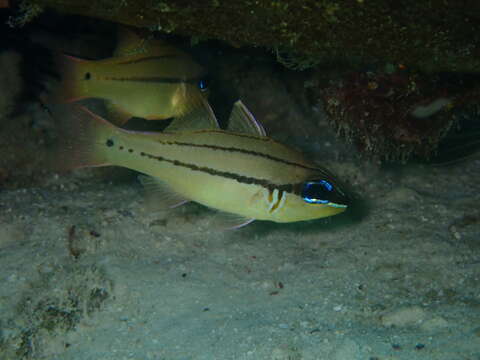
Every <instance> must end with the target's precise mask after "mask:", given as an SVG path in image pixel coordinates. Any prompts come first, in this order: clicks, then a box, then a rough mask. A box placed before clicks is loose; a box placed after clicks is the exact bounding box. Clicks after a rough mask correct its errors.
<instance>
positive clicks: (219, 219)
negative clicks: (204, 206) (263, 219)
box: [209, 211, 255, 231]
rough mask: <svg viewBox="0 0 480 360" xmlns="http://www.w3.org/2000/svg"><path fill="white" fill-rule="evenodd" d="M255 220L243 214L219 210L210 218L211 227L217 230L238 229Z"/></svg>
mask: <svg viewBox="0 0 480 360" xmlns="http://www.w3.org/2000/svg"><path fill="white" fill-rule="evenodd" d="M254 220H255V219H252V218H246V217H244V216H241V215H236V214H231V213H226V212H221V211H217V213H216V214H215V215H214V216H213V217H212V219H211V220H210V223H209V227H210V228H211V229H213V230H217V231H225V230H236V229H240V228H241V227H244V226H246V225H248V224H250V223H251V222H253V221H254Z"/></svg>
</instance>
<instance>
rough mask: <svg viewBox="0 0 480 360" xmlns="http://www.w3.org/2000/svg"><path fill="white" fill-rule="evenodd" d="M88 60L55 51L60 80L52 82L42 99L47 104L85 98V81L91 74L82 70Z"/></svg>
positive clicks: (56, 67)
mask: <svg viewBox="0 0 480 360" xmlns="http://www.w3.org/2000/svg"><path fill="white" fill-rule="evenodd" d="M87 61H88V60H82V59H79V58H76V57H73V56H70V55H65V54H63V53H61V52H55V53H54V63H55V69H56V72H57V73H58V74H59V80H58V82H57V81H56V82H55V83H53V84H52V87H51V91H50V92H49V93H48V94H47V95H45V96H44V97H43V98H42V100H43V101H44V102H45V103H47V104H61V103H66V102H73V101H78V100H81V99H83V98H85V97H86V94H85V91H84V87H83V85H84V84H83V82H84V81H86V80H88V77H89V76H90V75H89V73H88V72H87V73H86V74H83V71H82V70H83V65H84V64H85V63H86V62H87Z"/></svg>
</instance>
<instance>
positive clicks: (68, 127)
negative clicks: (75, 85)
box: [50, 104, 122, 172]
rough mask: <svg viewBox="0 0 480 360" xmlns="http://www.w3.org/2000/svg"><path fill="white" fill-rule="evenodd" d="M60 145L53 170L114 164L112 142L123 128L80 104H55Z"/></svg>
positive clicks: (54, 153)
mask: <svg viewBox="0 0 480 360" xmlns="http://www.w3.org/2000/svg"><path fill="white" fill-rule="evenodd" d="M50 113H51V114H52V117H53V118H54V120H55V125H56V133H57V146H56V148H55V149H54V151H53V153H52V156H51V167H52V170H54V171H57V172H64V171H68V170H72V169H75V168H80V167H94V166H107V165H111V164H110V162H109V149H110V146H109V145H110V144H111V143H113V141H115V140H116V138H117V137H118V136H119V135H120V133H121V132H122V130H121V129H119V128H117V127H115V126H114V125H112V124H110V123H109V122H107V121H106V120H105V119H103V118H101V117H100V116H98V115H95V114H94V113H92V112H91V111H90V110H88V109H87V108H85V107H83V106H80V105H73V104H66V105H56V106H53V107H51V109H50Z"/></svg>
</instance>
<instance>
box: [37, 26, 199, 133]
mask: <svg viewBox="0 0 480 360" xmlns="http://www.w3.org/2000/svg"><path fill="white" fill-rule="evenodd" d="M118 38H119V41H118V44H117V48H116V50H115V52H114V54H113V57H111V58H106V59H102V60H84V59H80V58H77V57H73V56H69V55H65V54H62V53H60V54H57V55H56V60H55V61H56V65H57V67H58V69H59V72H60V76H61V82H60V84H59V86H57V87H56V88H55V89H53V91H52V92H51V93H50V94H49V95H48V96H47V98H46V99H44V101H45V102H46V103H65V102H73V101H77V100H82V99H86V98H100V99H103V100H105V102H106V104H107V108H108V110H109V111H110V113H111V117H112V119H114V120H115V123H116V124H119V125H123V124H124V123H125V122H126V121H127V120H128V119H130V118H131V117H140V118H144V119H147V120H161V119H167V118H172V117H177V116H182V115H185V113H186V111H188V110H189V109H192V108H195V106H199V107H201V103H202V99H204V98H206V97H207V96H208V84H207V79H206V71H205V69H204V68H203V67H202V66H200V65H199V64H197V63H195V62H194V61H193V60H192V58H191V57H190V56H189V55H188V54H187V53H185V52H183V51H180V50H179V49H177V48H175V47H172V46H170V45H167V44H166V43H164V42H162V41H160V40H155V39H150V40H142V39H141V38H140V37H138V36H137V35H136V34H134V33H133V32H130V31H127V30H121V31H120V33H119V37H118Z"/></svg>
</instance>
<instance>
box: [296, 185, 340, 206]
mask: <svg viewBox="0 0 480 360" xmlns="http://www.w3.org/2000/svg"><path fill="white" fill-rule="evenodd" d="M334 189H335V188H334V186H333V184H332V183H331V182H329V181H327V180H315V181H307V182H306V183H304V184H303V188H302V193H301V196H302V198H303V200H304V201H306V202H307V203H310V204H328V203H330V202H331V200H329V199H331V198H332V192H333V191H334Z"/></svg>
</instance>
